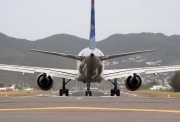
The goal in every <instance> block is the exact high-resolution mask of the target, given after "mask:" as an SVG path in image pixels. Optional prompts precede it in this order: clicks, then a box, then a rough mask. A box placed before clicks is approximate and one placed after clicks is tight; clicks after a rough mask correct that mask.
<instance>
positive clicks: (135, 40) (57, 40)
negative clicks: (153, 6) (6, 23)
mask: <svg viewBox="0 0 180 122" xmlns="http://www.w3.org/2000/svg"><path fill="white" fill-rule="evenodd" d="M179 42H180V36H179V35H172V36H166V35H164V34H161V33H156V34H155V33H139V34H115V35H111V36H109V37H108V38H106V39H104V40H102V41H99V42H97V48H99V49H100V50H102V52H103V53H104V54H105V55H111V54H118V53H127V52H133V51H141V50H147V49H156V51H155V52H152V53H146V54H141V55H140V56H143V57H144V58H145V59H146V61H151V62H155V61H158V60H161V61H162V62H161V65H169V64H173V62H178V61H179V60H180V49H179V47H180V43H179ZM85 47H88V40H86V39H83V38H79V37H76V36H73V35H67V34H57V35H53V36H50V37H47V38H44V39H40V40H36V41H30V40H26V39H17V38H13V37H9V36H7V35H5V34H2V33H0V63H1V64H12V65H28V66H38V67H49V68H65V69H69V68H71V69H76V61H74V60H72V59H67V58H63V57H58V56H52V55H46V54H40V53H35V52H30V51H29V49H40V50H47V51H55V52H61V53H68V54H75V55H78V53H79V52H80V51H81V50H82V49H83V48H85ZM129 57H136V56H129ZM129 57H122V58H117V59H113V60H110V62H112V61H117V62H119V64H118V65H116V68H132V67H142V66H147V65H146V62H145V61H144V62H141V63H137V62H126V63H121V62H122V60H128V58H129ZM108 68H113V67H108ZM37 75H38V74H35V75H33V74H27V75H25V76H24V75H22V74H21V73H15V72H7V71H0V77H1V78H0V82H3V83H4V84H6V85H8V84H12V83H25V84H32V85H34V84H35V80H36V77H37ZM55 80H57V81H58V80H59V81H60V80H61V79H55Z"/></svg>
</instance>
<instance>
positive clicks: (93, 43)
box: [89, 0, 96, 49]
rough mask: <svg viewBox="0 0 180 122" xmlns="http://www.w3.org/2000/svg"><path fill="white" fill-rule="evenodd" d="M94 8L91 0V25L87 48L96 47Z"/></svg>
mask: <svg viewBox="0 0 180 122" xmlns="http://www.w3.org/2000/svg"><path fill="white" fill-rule="evenodd" d="M95 37H96V36H95V9H94V0H91V27H90V38H89V48H90V49H95V48H96V39H95Z"/></svg>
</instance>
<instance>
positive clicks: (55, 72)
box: [0, 64, 77, 80]
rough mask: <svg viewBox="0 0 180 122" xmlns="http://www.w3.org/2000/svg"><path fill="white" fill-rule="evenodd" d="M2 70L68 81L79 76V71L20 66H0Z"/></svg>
mask: <svg viewBox="0 0 180 122" xmlns="http://www.w3.org/2000/svg"><path fill="white" fill-rule="evenodd" d="M0 70H6V71H15V72H22V73H32V74H34V73H35V72H39V73H47V74H48V75H51V76H54V77H61V78H66V79H72V80H75V79H76V76H77V70H69V69H55V68H43V67H30V66H19V65H6V64H0Z"/></svg>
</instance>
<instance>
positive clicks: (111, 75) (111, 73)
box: [103, 65, 180, 80]
mask: <svg viewBox="0 0 180 122" xmlns="http://www.w3.org/2000/svg"><path fill="white" fill-rule="evenodd" d="M179 70H180V65H174V66H158V67H143V68H132V69H130V68H129V69H115V70H104V74H103V76H104V79H105V80H109V79H115V78H121V77H128V76H130V75H131V76H132V75H133V74H134V73H136V74H153V73H154V74H155V73H162V72H171V71H179Z"/></svg>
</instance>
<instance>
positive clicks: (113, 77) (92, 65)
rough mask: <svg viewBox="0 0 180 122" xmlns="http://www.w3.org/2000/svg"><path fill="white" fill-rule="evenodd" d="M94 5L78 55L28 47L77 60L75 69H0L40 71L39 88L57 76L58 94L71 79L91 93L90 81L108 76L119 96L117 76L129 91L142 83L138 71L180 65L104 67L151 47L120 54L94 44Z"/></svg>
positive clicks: (172, 68) (4, 67)
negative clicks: (59, 80)
mask: <svg viewBox="0 0 180 122" xmlns="http://www.w3.org/2000/svg"><path fill="white" fill-rule="evenodd" d="M95 37H96V36H95V9H94V0H91V26H90V38H89V47H87V48H85V49H83V50H82V51H81V52H80V53H79V54H78V55H69V54H62V53H57V52H49V51H42V50H35V49H31V51H34V52H39V53H45V54H50V55H56V56H62V57H66V58H71V59H74V60H77V70H69V69H55V68H43V67H30V66H17V65H6V64H0V69H1V70H8V71H16V72H23V73H35V72H39V73H41V74H40V75H39V76H38V78H37V85H38V86H39V88H40V89H42V90H50V89H51V88H52V86H53V82H54V81H53V78H52V77H60V78H62V79H63V83H62V89H60V90H59V95H60V96H62V95H63V94H65V95H66V96H68V95H69V91H68V89H66V84H67V83H68V82H69V81H71V80H77V81H80V82H83V83H86V84H87V91H86V92H85V95H86V96H91V95H92V93H91V91H90V84H91V83H93V82H101V81H102V80H108V81H110V82H112V84H113V85H114V88H113V89H111V96H114V95H117V96H120V90H119V89H118V88H117V79H118V78H121V77H126V81H125V84H126V87H127V89H129V90H131V91H135V90H137V89H138V88H139V87H140V86H141V83H142V80H141V77H140V76H139V75H140V74H142V73H144V74H152V73H160V72H168V71H178V70H180V65H175V66H159V67H143V68H132V69H116V70H105V65H104V61H105V60H108V59H113V58H117V57H122V56H128V55H134V54H140V53H145V52H151V51H154V49H153V50H144V51H137V52H129V53H122V54H114V55H107V56H104V54H103V53H102V52H101V51H100V50H99V49H98V48H96V38H95Z"/></svg>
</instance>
